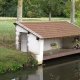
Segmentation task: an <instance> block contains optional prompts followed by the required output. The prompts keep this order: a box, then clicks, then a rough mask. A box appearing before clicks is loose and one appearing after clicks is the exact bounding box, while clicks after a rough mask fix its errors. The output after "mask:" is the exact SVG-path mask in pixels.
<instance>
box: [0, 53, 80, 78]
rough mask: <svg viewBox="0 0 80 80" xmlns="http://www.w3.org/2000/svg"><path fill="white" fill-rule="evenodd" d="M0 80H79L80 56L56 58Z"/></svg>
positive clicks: (3, 76)
mask: <svg viewBox="0 0 80 80" xmlns="http://www.w3.org/2000/svg"><path fill="white" fill-rule="evenodd" d="M0 80H80V55H79V54H77V55H71V56H67V57H62V58H56V59H52V60H48V61H44V64H43V65H41V66H38V67H34V68H26V69H24V70H19V71H16V72H13V73H6V74H2V75H0Z"/></svg>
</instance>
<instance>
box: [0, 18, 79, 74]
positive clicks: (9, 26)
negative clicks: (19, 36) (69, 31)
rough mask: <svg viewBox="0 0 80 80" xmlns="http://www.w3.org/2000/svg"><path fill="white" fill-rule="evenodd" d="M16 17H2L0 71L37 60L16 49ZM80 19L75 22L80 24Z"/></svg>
mask: <svg viewBox="0 0 80 80" xmlns="http://www.w3.org/2000/svg"><path fill="white" fill-rule="evenodd" d="M60 20H66V21H69V18H52V21H60ZM15 21H16V18H9V17H8V18H7V17H6V18H5V17H0V73H4V72H6V71H15V70H16V69H19V68H20V67H22V66H23V64H25V65H31V64H32V65H33V64H36V63H37V62H36V61H35V60H34V59H33V58H32V57H31V56H30V55H29V54H26V53H23V52H20V51H17V50H16V49H15V26H14V24H13V23H14V22H15ZM23 21H48V18H23ZM79 21H80V19H78V18H77V19H75V24H76V25H78V26H80V22H79Z"/></svg>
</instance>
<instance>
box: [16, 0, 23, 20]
mask: <svg viewBox="0 0 80 80" xmlns="http://www.w3.org/2000/svg"><path fill="white" fill-rule="evenodd" d="M22 3H23V0H18V6H17V21H22Z"/></svg>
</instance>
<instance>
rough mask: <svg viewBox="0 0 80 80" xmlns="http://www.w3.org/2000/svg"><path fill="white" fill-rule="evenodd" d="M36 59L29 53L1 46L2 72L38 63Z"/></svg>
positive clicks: (0, 67) (0, 68)
mask: <svg viewBox="0 0 80 80" xmlns="http://www.w3.org/2000/svg"><path fill="white" fill-rule="evenodd" d="M36 64H37V61H36V60H34V59H33V58H32V57H31V56H30V55H29V54H28V53H27V54H26V53H23V52H20V51H17V50H12V49H7V48H4V47H1V48H0V73H5V72H7V71H15V70H17V69H20V68H21V67H25V66H33V65H36Z"/></svg>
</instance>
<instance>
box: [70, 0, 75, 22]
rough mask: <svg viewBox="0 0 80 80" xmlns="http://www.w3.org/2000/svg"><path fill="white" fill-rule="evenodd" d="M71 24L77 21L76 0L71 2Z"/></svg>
mask: <svg viewBox="0 0 80 80" xmlns="http://www.w3.org/2000/svg"><path fill="white" fill-rule="evenodd" d="M70 21H71V23H74V21H75V0H71V20H70Z"/></svg>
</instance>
